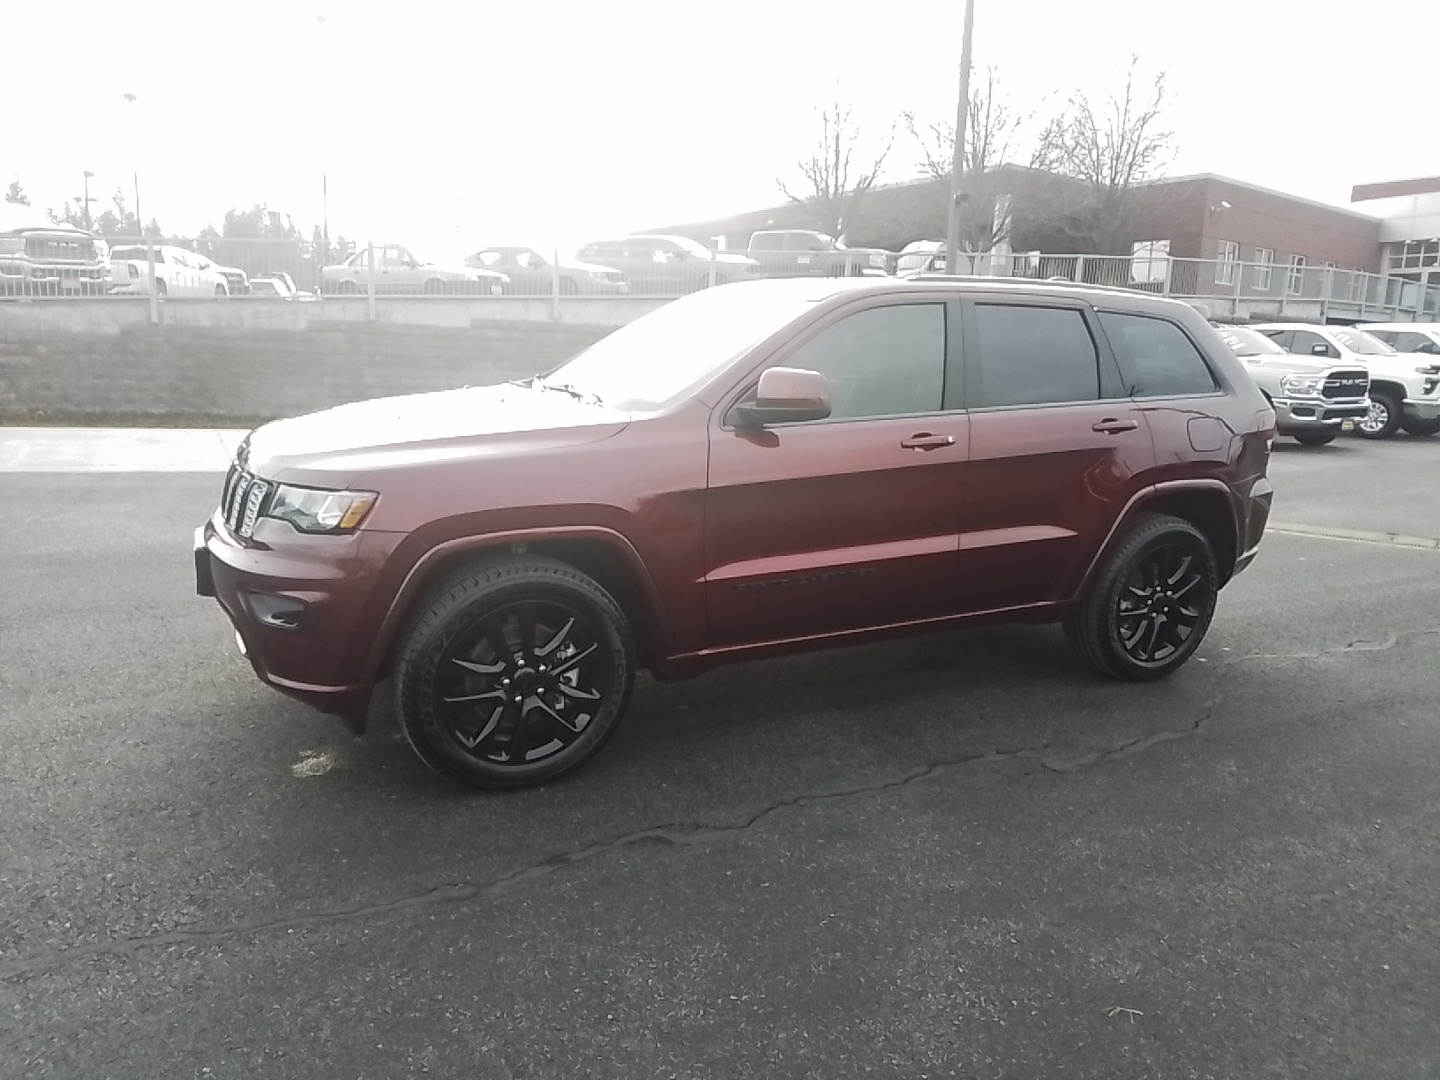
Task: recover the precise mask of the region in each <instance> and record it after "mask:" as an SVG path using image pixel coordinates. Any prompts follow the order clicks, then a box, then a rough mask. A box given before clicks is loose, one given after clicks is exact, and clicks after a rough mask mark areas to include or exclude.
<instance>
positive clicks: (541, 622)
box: [195, 278, 1275, 787]
mask: <svg viewBox="0 0 1440 1080" xmlns="http://www.w3.org/2000/svg"><path fill="white" fill-rule="evenodd" d="M1274 425H1275V416H1274V414H1273V413H1272V412H1271V410H1270V408H1269V407H1268V406H1267V404H1266V402H1265V399H1264V397H1262V396H1261V394H1260V392H1259V391H1258V390H1257V389H1256V388H1255V385H1254V384H1253V383H1252V382H1251V381H1250V378H1249V376H1248V375H1246V373H1245V371H1244V370H1243V369H1242V368H1241V366H1240V364H1239V362H1238V361H1236V360H1235V359H1234V358H1233V356H1232V355H1231V353H1230V350H1229V349H1228V348H1226V347H1225V345H1224V343H1223V342H1221V341H1220V339H1219V338H1218V337H1217V336H1216V334H1215V331H1214V330H1213V329H1212V328H1211V327H1210V326H1209V325H1208V324H1207V323H1206V321H1205V320H1204V318H1202V317H1201V316H1200V314H1199V313H1197V312H1196V311H1194V310H1192V309H1191V308H1189V307H1187V306H1185V305H1183V304H1180V303H1176V302H1173V301H1168V300H1163V299H1157V298H1154V297H1150V296H1147V295H1144V294H1140V293H1131V292H1127V291H1124V290H1111V289H1099V288H1087V287H1083V286H1069V285H1052V284H1048V283H1035V282H1010V281H999V280H987V279H971V280H961V279H949V280H946V279H934V280H910V281H896V280H895V279H893V278H892V279H888V280H869V279H858V280H857V279H848V280H847V279H835V280H818V279H803V280H790V281H760V282H750V283H744V284H739V285H730V286H726V287H723V288H717V289H709V290H706V291H704V292H701V293H697V294H695V295H693V296H690V297H687V298H685V299H682V300H677V301H675V302H674V303H672V304H669V305H668V306H666V307H664V308H662V309H660V310H659V311H656V312H655V313H653V314H651V315H648V316H646V317H645V318H642V319H640V320H638V321H636V322H634V323H631V324H630V325H628V326H626V327H624V328H623V329H620V330H617V331H616V332H615V333H613V334H611V335H610V336H609V337H607V338H605V339H603V340H602V341H600V342H598V343H597V344H595V345H593V346H591V347H590V348H589V349H587V350H586V351H585V352H583V353H581V354H580V355H579V356H577V357H575V359H573V360H571V361H570V362H569V363H567V364H565V365H564V366H562V367H560V368H559V369H558V370H556V371H555V372H553V373H552V374H550V375H547V376H544V377H541V378H537V379H533V380H530V381H528V382H523V383H510V384H506V385H503V386H487V387H473V388H466V389H461V390H450V391H445V392H442V393H433V394H419V395H414V396H409V397H401V398H389V399H383V400H378V401H367V402H360V403H357V404H353V405H345V406H341V407H340V408H336V409H330V410H328V411H326V412H322V413H316V414H314V415H310V416H302V417H298V418H295V419H290V420H281V421H278V422H276V423H272V424H266V425H265V426H264V427H261V428H258V429H257V430H256V431H254V432H252V433H251V435H250V436H249V438H248V439H247V440H246V441H245V443H244V445H243V446H242V447H241V449H240V452H239V455H238V459H237V460H236V462H235V465H234V467H233V468H232V469H231V470H230V474H229V476H228V477H227V478H226V481H225V487H224V493H223V496H222V499H221V503H220V507H219V509H218V510H217V511H216V512H215V514H214V516H213V517H212V518H211V519H210V520H209V521H208V522H207V523H206V524H205V525H204V526H202V528H201V529H200V530H198V531H197V536H196V552H195V554H196V573H197V577H198V588H199V591H200V593H201V594H202V595H207V596H212V595H213V596H215V597H217V598H218V599H219V601H220V604H221V606H222V607H223V608H224V609H225V612H226V613H227V614H228V615H229V616H230V619H231V621H232V622H233V623H234V625H235V629H236V633H237V638H238V640H239V644H240V647H241V649H242V651H243V652H244V653H245V655H246V656H248V657H249V659H250V662H251V664H253V665H254V668H255V671H256V673H257V674H259V676H260V677H261V678H262V679H264V680H265V681H266V682H268V683H270V684H271V685H272V686H274V687H276V688H278V689H280V690H282V691H284V692H286V693H288V694H291V695H294V696H295V697H298V698H301V699H303V700H305V701H308V702H311V703H312V704H314V705H316V706H318V707H319V708H321V709H325V710H328V711H331V712H336V713H340V714H343V715H348V716H351V717H361V716H363V715H364V713H365V711H366V709H367V705H368V702H369V698H370V695H371V690H372V688H373V687H374V686H375V685H376V684H377V683H378V682H379V681H381V680H382V679H385V678H387V677H393V679H394V687H395V696H396V703H397V707H398V710H399V714H400V718H401V720H402V722H403V724H404V728H405V731H406V733H407V735H408V736H409V739H410V742H411V744H412V745H413V746H414V748H415V750H416V752H418V753H419V755H420V756H421V757H422V758H424V760H425V761H426V762H428V763H429V764H430V765H432V766H433V767H434V768H435V769H437V770H438V771H440V772H442V773H444V774H445V775H447V776H450V777H453V778H455V779H457V780H461V781H464V782H466V783H470V784H474V785H477V786H481V787H516V786H520V785H524V784H530V783H535V782H538V781H542V780H548V779H551V778H553V777H555V776H558V775H560V774H561V773H564V772H567V771H568V770H570V769H573V768H574V767H575V766H577V765H579V764H580V763H581V762H582V761H584V760H585V759H586V758H588V757H589V756H590V755H591V754H593V753H594V752H595V751H596V750H597V749H599V747H600V745H601V744H602V743H603V742H604V741H605V739H606V738H607V737H608V736H609V735H610V733H611V732H612V731H614V729H615V726H616V724H617V722H618V721H619V718H620V715H621V713H622V711H623V710H624V708H625V703H626V699H627V697H628V695H629V693H630V690H631V687H632V685H633V683H634V679H635V673H636V671H637V670H638V669H640V668H647V669H649V670H650V671H652V672H653V673H654V674H655V675H656V676H657V677H658V678H660V679H675V678H681V677H684V676H687V675H691V674H694V673H696V672H699V671H701V670H703V669H705V668H707V667H710V666H712V665H714V664H718V663H722V662H725V661H729V660H742V659H748V658H750V657H756V656H761V655H768V654H773V653H777V652H786V651H793V650H802V649H810V648H815V647H818V646H823V645H836V644H846V643H851V642H857V641H862V640H866V639H868V638H873V637H877V636H882V635H894V634H906V633H911V632H917V631H922V630H937V629H943V628H946V627H952V626H956V625H958V624H961V623H967V622H975V621H977V620H998V619H1008V620H1026V621H1033V622H1041V621H1052V620H1060V621H1061V622H1063V624H1064V627H1065V630H1066V633H1067V634H1068V635H1069V638H1070V640H1071V641H1072V642H1073V643H1074V645H1075V647H1076V648H1077V649H1078V650H1079V651H1080V653H1081V654H1082V655H1083V656H1084V657H1085V659H1086V660H1087V661H1089V662H1090V663H1091V664H1092V665H1094V666H1095V667H1096V668H1098V669H1099V670H1100V671H1102V672H1104V673H1106V674H1108V675H1112V676H1115V677H1117V678H1121V679H1153V678H1158V677H1160V676H1162V675H1166V674H1168V673H1169V672H1171V671H1174V670H1175V669H1176V668H1177V667H1179V666H1180V665H1181V664H1182V663H1184V662H1185V660H1186V658H1187V657H1189V656H1190V654H1191V653H1193V652H1194V650H1195V648H1196V646H1197V645H1198V644H1199V642H1200V640H1201V638H1202V637H1203V636H1204V634H1205V630H1206V628H1207V626H1208V625H1209V622H1210V618H1211V614H1212V612H1213V610H1214V605H1215V599H1216V595H1217V593H1218V591H1219V589H1220V588H1221V586H1223V585H1224V584H1225V583H1226V582H1227V581H1228V580H1229V579H1230V578H1231V577H1232V576H1233V575H1234V574H1236V573H1237V572H1239V571H1240V570H1241V569H1243V568H1244V567H1245V566H1246V564H1248V563H1249V562H1250V560H1251V559H1252V558H1254V555H1255V551H1256V547H1257V545H1258V544H1259V542H1260V537H1261V534H1262V532H1263V531H1264V527H1265V521H1266V517H1267V515H1268V513H1269V506H1270V496H1271V488H1270V484H1269V483H1268V482H1267V481H1266V479H1265V469H1266V465H1267V462H1268V460H1269V448H1270V443H1271V440H1272V438H1273V436H1274Z"/></svg>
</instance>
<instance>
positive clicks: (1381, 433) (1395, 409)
mask: <svg viewBox="0 0 1440 1080" xmlns="http://www.w3.org/2000/svg"><path fill="white" fill-rule="evenodd" d="M1402 415H1403V414H1402V412H1401V409H1400V399H1399V398H1397V397H1396V396H1395V394H1394V392H1393V391H1391V390H1376V389H1373V388H1372V389H1371V391H1370V413H1369V415H1368V416H1363V417H1361V418H1360V419H1359V420H1357V421H1356V422H1355V434H1357V435H1359V436H1360V437H1361V438H1362V439H1388V438H1390V436H1391V435H1394V434H1395V430H1396V429H1397V428H1398V427H1399V426H1400V419H1401V417H1402Z"/></svg>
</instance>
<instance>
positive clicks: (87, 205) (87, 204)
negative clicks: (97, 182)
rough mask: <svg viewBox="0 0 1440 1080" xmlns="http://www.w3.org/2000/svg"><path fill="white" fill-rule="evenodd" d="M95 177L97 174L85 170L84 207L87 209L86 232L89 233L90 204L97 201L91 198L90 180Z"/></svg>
mask: <svg viewBox="0 0 1440 1080" xmlns="http://www.w3.org/2000/svg"><path fill="white" fill-rule="evenodd" d="M94 175H95V174H94V173H93V172H91V171H90V170H89V169H86V170H85V198H84V201H83V205H84V207H85V211H84V213H85V230H86V231H87V232H88V231H89V230H90V204H91V203H92V202H94V201H95V200H94V199H92V198H90V179H91V178H92V177H93V176H94Z"/></svg>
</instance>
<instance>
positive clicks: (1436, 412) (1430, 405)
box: [1404, 398, 1440, 420]
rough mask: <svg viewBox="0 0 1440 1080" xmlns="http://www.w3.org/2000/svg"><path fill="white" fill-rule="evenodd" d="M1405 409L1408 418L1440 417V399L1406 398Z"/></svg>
mask: <svg viewBox="0 0 1440 1080" xmlns="http://www.w3.org/2000/svg"><path fill="white" fill-rule="evenodd" d="M1404 410H1405V419H1406V420H1435V419H1440V401H1437V400H1436V399H1435V398H1406V399H1405V402H1404Z"/></svg>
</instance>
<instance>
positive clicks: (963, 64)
mask: <svg viewBox="0 0 1440 1080" xmlns="http://www.w3.org/2000/svg"><path fill="white" fill-rule="evenodd" d="M974 30H975V0H965V31H964V36H963V37H962V38H961V39H960V100H959V101H958V102H957V103H956V105H955V161H954V164H953V166H952V168H951V173H950V218H949V222H948V226H947V228H946V230H945V272H946V273H947V274H953V273H955V270H956V267H958V266H959V265H960V262H959V257H958V254H959V251H960V200H961V196H962V195H963V192H962V191H961V190H960V183H961V178H962V177H963V175H964V173H965V120H966V118H967V117H968V116H969V115H970V38H971V36H972V35H973V33H974Z"/></svg>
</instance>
